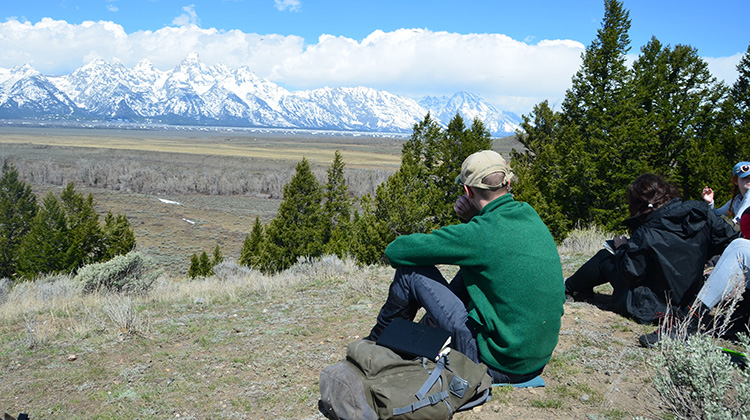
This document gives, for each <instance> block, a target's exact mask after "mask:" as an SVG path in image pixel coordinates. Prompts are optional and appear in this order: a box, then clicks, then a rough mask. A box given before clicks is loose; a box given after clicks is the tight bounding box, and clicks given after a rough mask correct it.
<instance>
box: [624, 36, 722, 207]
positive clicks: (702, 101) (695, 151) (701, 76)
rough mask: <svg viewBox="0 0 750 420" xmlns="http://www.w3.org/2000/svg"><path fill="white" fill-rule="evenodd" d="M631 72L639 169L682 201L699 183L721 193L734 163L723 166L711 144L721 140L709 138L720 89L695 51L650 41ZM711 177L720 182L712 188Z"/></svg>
mask: <svg viewBox="0 0 750 420" xmlns="http://www.w3.org/2000/svg"><path fill="white" fill-rule="evenodd" d="M633 74H634V78H633V85H634V92H635V101H636V104H637V106H638V111H640V113H641V115H640V116H639V118H641V119H642V122H641V127H642V129H641V131H640V132H641V133H642V136H641V139H642V143H641V144H638V145H637V152H638V158H639V160H640V161H641V162H645V163H646V164H647V165H648V167H646V168H644V169H647V170H650V171H653V172H657V173H660V174H662V175H663V176H666V177H667V178H669V179H670V180H671V181H672V182H674V183H675V184H677V185H678V186H679V187H681V189H682V190H683V194H684V195H685V196H686V197H690V198H699V193H700V191H701V189H702V188H703V186H704V185H716V186H717V190H719V191H721V190H723V189H724V188H722V187H723V186H724V185H726V184H727V182H726V179H727V175H726V174H727V173H728V172H729V168H731V166H733V165H734V163H727V161H726V159H725V158H724V156H723V154H722V153H721V152H720V148H721V147H720V146H718V145H716V144H715V143H717V140H719V141H720V142H724V141H725V140H726V139H717V138H715V137H714V136H713V131H714V130H712V125H713V120H714V115H715V111H716V110H717V109H718V108H719V102H720V101H722V100H723V99H724V98H725V92H726V89H725V88H724V87H723V86H722V85H720V84H718V83H717V82H716V79H715V78H714V77H713V76H711V73H710V72H709V70H708V64H707V63H706V62H705V61H704V60H703V59H701V58H700V56H699V55H698V51H697V50H696V49H695V48H693V47H690V46H687V45H676V46H675V47H669V46H666V47H664V46H663V45H662V44H661V43H660V42H659V41H658V40H657V39H656V38H652V39H651V41H650V42H649V43H648V44H647V45H646V46H644V47H643V48H642V49H641V55H640V56H639V57H638V59H637V60H636V61H635V62H634V63H633ZM696 145H700V148H696ZM717 146H718V147H717ZM719 168H725V170H723V171H722V170H717V169H719ZM716 175H721V179H722V181H723V182H721V183H720V184H716V183H715V182H716V181H717V179H716Z"/></svg>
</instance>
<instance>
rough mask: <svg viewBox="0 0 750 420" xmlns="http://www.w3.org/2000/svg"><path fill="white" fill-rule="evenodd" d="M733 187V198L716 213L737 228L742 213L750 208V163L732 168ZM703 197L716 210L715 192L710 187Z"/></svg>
mask: <svg viewBox="0 0 750 420" xmlns="http://www.w3.org/2000/svg"><path fill="white" fill-rule="evenodd" d="M732 185H733V188H734V191H733V192H732V198H731V199H729V201H727V202H726V203H725V204H724V205H723V206H721V207H719V208H718V209H714V212H715V213H716V214H717V215H719V216H724V217H726V218H727V220H729V221H731V222H732V223H733V225H735V226H736V225H737V223H739V220H740V216H742V213H743V212H744V211H745V210H746V209H747V208H750V194H747V191H748V190H749V189H750V162H737V164H736V165H734V168H732ZM702 195H703V200H705V201H706V202H707V203H708V204H709V206H711V208H714V191H713V190H712V189H711V188H710V187H705V188H703V192H702ZM735 230H737V228H735Z"/></svg>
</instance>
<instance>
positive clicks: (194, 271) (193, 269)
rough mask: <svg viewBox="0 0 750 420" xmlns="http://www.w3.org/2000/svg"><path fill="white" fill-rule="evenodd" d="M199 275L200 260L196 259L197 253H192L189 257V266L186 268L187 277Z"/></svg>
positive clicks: (192, 277)
mask: <svg viewBox="0 0 750 420" xmlns="http://www.w3.org/2000/svg"><path fill="white" fill-rule="evenodd" d="M199 276H201V262H200V260H199V259H198V254H195V253H194V254H193V255H192V256H191V257H190V268H188V277H190V278H191V279H194V278H196V277H199Z"/></svg>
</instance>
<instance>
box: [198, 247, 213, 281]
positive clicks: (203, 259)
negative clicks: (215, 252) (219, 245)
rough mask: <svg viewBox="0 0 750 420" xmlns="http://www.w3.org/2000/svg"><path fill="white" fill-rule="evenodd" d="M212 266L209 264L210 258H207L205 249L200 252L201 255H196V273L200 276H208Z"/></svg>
mask: <svg viewBox="0 0 750 420" xmlns="http://www.w3.org/2000/svg"><path fill="white" fill-rule="evenodd" d="M212 268H213V267H212V266H211V260H210V259H209V258H208V254H206V251H203V252H201V256H200V257H198V273H199V275H201V276H204V277H206V276H209V275H211V269H212Z"/></svg>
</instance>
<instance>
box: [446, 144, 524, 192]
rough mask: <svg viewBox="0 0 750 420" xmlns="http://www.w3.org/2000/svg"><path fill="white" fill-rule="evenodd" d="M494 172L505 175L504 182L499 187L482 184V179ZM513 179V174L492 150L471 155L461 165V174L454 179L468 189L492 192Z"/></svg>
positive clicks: (501, 158) (500, 157)
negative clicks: (473, 188)
mask: <svg viewBox="0 0 750 420" xmlns="http://www.w3.org/2000/svg"><path fill="white" fill-rule="evenodd" d="M495 172H502V173H504V174H505V180H504V181H503V182H502V183H501V184H499V185H487V184H485V183H483V182H482V180H483V179H484V177H486V176H487V175H489V174H492V173H495ZM512 178H513V172H511V170H510V166H508V164H507V163H506V162H505V159H503V157H502V156H501V155H500V154H499V153H497V152H495V151H494V150H482V151H480V152H476V153H473V154H472V155H470V156H469V157H467V158H466V160H464V163H463V164H461V173H460V174H459V175H458V176H457V177H456V183H457V184H463V185H468V186H470V187H476V188H482V189H485V190H493V189H496V188H500V187H502V186H503V185H504V184H505V183H506V182H510V180H511V179H512Z"/></svg>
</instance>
